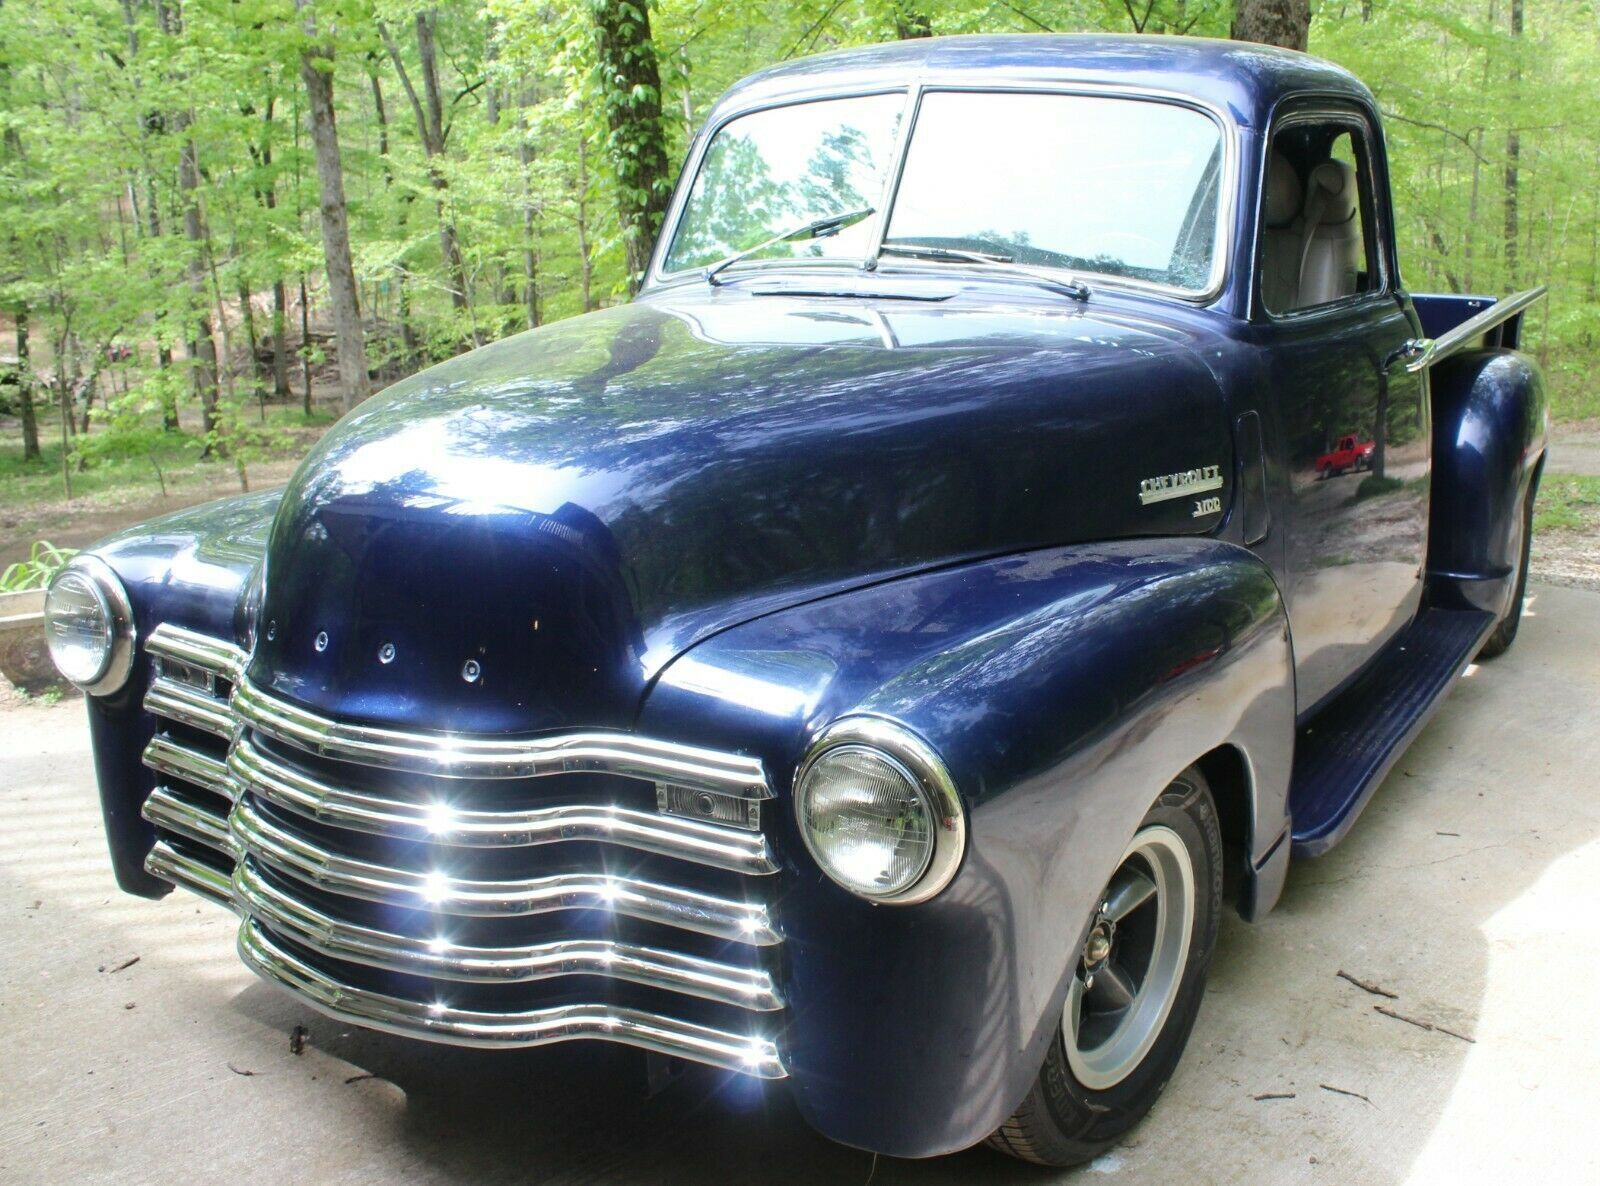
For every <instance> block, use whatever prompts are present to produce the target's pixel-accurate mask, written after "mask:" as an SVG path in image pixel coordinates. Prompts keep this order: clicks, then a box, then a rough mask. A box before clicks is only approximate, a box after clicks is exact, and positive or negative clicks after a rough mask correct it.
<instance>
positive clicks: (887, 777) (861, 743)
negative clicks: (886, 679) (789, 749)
mask: <svg viewBox="0 0 1600 1186" xmlns="http://www.w3.org/2000/svg"><path fill="white" fill-rule="evenodd" d="M795 809H796V812H797V814H798V817H799V823H800V834H801V836H802V837H803V838H804V840H805V843H806V847H807V849H809V850H810V852H811V855H812V856H813V857H814V858H815V859H816V862H817V864H818V865H820V866H821V868H822V871H823V872H824V873H826V874H827V875H828V876H829V877H831V878H832V879H833V880H834V881H836V882H838V883H839V884H840V885H842V886H844V888H845V889H847V890H850V891H851V892H852V893H856V894H860V895H861V896H862V897H865V898H871V899H873V900H874V901H880V902H900V903H905V902H922V901H926V900H927V899H928V898H931V897H933V895H934V894H937V893H938V892H939V891H940V890H942V889H943V888H944V887H945V886H946V885H948V884H949V882H950V879H951V878H952V877H953V876H955V872H956V868H957V866H958V865H959V864H960V863H961V853H962V850H963V848H964V847H965V844H966V820H965V816H964V813H963V811H962V808H961V801H960V797H959V796H958V795H957V794H956V791H955V787H954V785H953V784H952V783H951V781H950V776H949V774H948V773H947V772H946V771H945V768H944V764H943V763H942V762H941V761H940V760H939V758H938V756H937V755H936V754H935V753H934V752H933V751H932V750H931V749H930V748H929V747H928V746H927V744H926V743H924V742H923V741H922V740H921V739H920V738H918V737H916V736H915V735H913V734H911V733H909V732H907V731H905V730H903V729H901V728H899V727H898V726H895V725H891V724H889V723H888V722H886V721H879V720H875V719H872V718H865V717H855V718H845V719H844V720H842V721H838V722H836V723H835V724H834V725H833V726H831V727H830V728H829V729H828V730H827V731H826V732H825V733H824V734H823V735H822V738H821V739H820V740H819V741H818V742H817V744H816V745H815V746H813V747H812V750H811V753H810V755H809V756H808V757H807V759H806V761H805V762H804V764H803V765H802V766H801V769H800V773H799V777H798V779H797V780H796V791H795Z"/></svg>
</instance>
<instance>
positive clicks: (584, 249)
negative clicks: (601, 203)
mask: <svg viewBox="0 0 1600 1186" xmlns="http://www.w3.org/2000/svg"><path fill="white" fill-rule="evenodd" d="M593 283H594V256H593V255H592V254H591V252H590V251H589V138H588V137H587V136H585V135H583V134H582V133H581V132H580V133H579V134H578V284H579V290H580V291H581V292H582V294H583V311H584V312H585V313H587V312H588V311H589V310H590V309H593V308H594V301H593V299H592V294H591V286H592V285H593Z"/></svg>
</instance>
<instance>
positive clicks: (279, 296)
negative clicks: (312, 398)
mask: <svg viewBox="0 0 1600 1186" xmlns="http://www.w3.org/2000/svg"><path fill="white" fill-rule="evenodd" d="M288 303H289V295H288V293H286V292H285V291H284V284H283V277H282V276H279V277H278V278H277V279H276V280H274V281H273V282H272V394H273V395H275V396H277V397H279V398H280V399H288V398H289V326H288V324H287V323H288V320H289V318H288V314H287V312H286V311H285V306H286V305H288Z"/></svg>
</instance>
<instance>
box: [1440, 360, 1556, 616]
mask: <svg viewBox="0 0 1600 1186" xmlns="http://www.w3.org/2000/svg"><path fill="white" fill-rule="evenodd" d="M1433 383H1434V425H1433V439H1434V452H1435V454H1436V455H1437V457H1438V467H1439V470H1440V474H1439V481H1438V482H1437V483H1436V487H1435V495H1434V505H1433V513H1432V516H1431V518H1430V520H1429V524H1428V533H1429V544H1428V588H1429V595H1430V597H1431V598H1432V600H1433V601H1434V602H1435V603H1437V604H1440V605H1445V606H1450V607H1460V608H1471V609H1483V610H1488V611H1489V612H1491V613H1492V614H1494V615H1495V616H1496V617H1499V616H1500V615H1501V614H1503V613H1505V612H1506V610H1507V609H1509V608H1510V605H1511V600H1512V598H1513V597H1514V596H1515V595H1516V584H1517V582H1516V569H1517V563H1518V561H1519V559H1520V557H1521V555H1522V541H1523V532H1524V530H1525V529H1526V526H1527V516H1526V515H1525V514H1524V511H1525V509H1526V507H1527V506H1528V505H1529V503H1530V501H1531V500H1532V498H1533V497H1534V494H1535V492H1536V490H1537V484H1538V477H1539V471H1540V467H1541V463H1542V461H1543V458H1544V450H1545V444H1546V440H1547V434H1548V429H1549V409H1548V405H1547V402H1546V398H1545V391H1544V380H1543V379H1542V377H1541V376H1540V374H1539V371H1538V368H1537V367H1536V366H1535V365H1534V363H1533V361H1532V359H1530V358H1528V357H1527V356H1526V355H1522V354H1518V353H1516V352H1515V351H1513V350H1504V349H1501V350H1479V351H1471V352H1468V353H1464V354H1459V355H1457V356H1455V357H1454V358H1449V359H1446V360H1445V361H1444V362H1443V363H1441V364H1440V365H1439V366H1438V367H1437V368H1435V370H1434V374H1433Z"/></svg>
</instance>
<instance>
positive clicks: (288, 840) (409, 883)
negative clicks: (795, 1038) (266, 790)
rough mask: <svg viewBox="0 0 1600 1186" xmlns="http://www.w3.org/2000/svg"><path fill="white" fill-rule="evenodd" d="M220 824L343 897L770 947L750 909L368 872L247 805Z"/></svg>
mask: <svg viewBox="0 0 1600 1186" xmlns="http://www.w3.org/2000/svg"><path fill="white" fill-rule="evenodd" d="M228 822H229V827H230V828H231V830H232V832H233V837H234V843H235V844H236V845H238V846H239V847H240V848H241V849H242V850H243V851H247V852H249V854H250V855H251V857H253V858H254V859H256V860H258V861H260V862H261V863H262V864H264V865H266V866H268V867H269V868H271V869H272V870H273V871H274V872H278V873H282V874H285V875H287V876H289V877H292V878H295V879H296V880H298V881H304V882H307V883H309V884H311V885H315V886H318V887H320V888H322V889H325V890H328V891H330V892H331V893H336V894H343V895H345V896H346V897H351V898H362V899H365V900H367V901H370V902H381V903H384V904H387V905H391V906H403V907H407V908H409V909H413V910H420V909H427V910H432V911H435V912H437V913H439V914H447V915H458V916H461V917H464V918H492V917H496V916H523V915H532V914H545V913H549V912H551V911H555V910H577V909H592V910H610V911H613V912H614V913H617V914H621V915H624V916H625V917H628V918H637V919H641V920H644V921H648V922H659V923H663V924H665V925H667V926H672V927H678V928H680V929H683V930H689V931H698V932H700V933H702V934H707V935H716V936H718V937H719V938H723V939H735V940H738V941H740V942H743V943H753V944H756V945H757V946H767V945H771V944H774V943H777V942H778V935H777V933H776V932H775V931H774V930H773V928H772V924H771V921H770V920H769V919H768V917H767V910H766V907H765V906H762V905H760V904H757V903H749V902H739V901H734V900H732V899H728V898H717V897H712V896H711V895H709V894H701V893H696V892H694V891H692V890H684V889H678V888H677V887H675V886H668V885H657V884H654V883H652V882H648V881H638V880H635V879H633V878H630V877H615V876H609V875H606V874H591V873H561V874H555V875H553V876H548V877H533V878H528V879H525V880H513V881H475V880H469V879H465V878H455V877H450V876H447V875H445V874H443V873H437V872H431V871H430V872H417V871H412V870H406V869H397V868H395V867H393V866H390V865H375V864H371V863H368V862H366V861H361V860H357V859H355V858H353V857H347V856H343V855H341V854H339V853H336V852H332V851H330V850H329V849H327V848H325V847H323V846H321V845H319V844H316V843H314V842H312V841H310V840H307V839H306V838H305V837H303V836H299V835H297V834H295V833H293V832H290V831H288V830H286V829H284V828H280V827H279V826H277V825H276V824H275V823H273V822H272V821H271V820H270V819H268V818H267V817H266V816H264V815H262V814H261V812H260V811H258V810H257V809H256V807H255V806H254V804H253V803H252V802H251V801H250V800H249V799H248V798H245V799H241V800H240V801H239V803H238V804H237V805H236V806H235V807H234V809H233V814H232V815H231V816H230V817H229V821H228Z"/></svg>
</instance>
